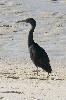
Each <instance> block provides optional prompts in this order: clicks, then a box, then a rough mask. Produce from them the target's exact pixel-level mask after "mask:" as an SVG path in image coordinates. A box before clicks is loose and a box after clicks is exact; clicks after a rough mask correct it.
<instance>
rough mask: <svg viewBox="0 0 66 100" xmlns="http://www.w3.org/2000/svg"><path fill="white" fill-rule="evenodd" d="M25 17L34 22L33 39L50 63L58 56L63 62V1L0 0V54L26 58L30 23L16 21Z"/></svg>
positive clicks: (65, 54) (65, 21)
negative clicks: (44, 52) (45, 52)
mask: <svg viewBox="0 0 66 100" xmlns="http://www.w3.org/2000/svg"><path fill="white" fill-rule="evenodd" d="M28 17H33V18H34V19H35V20H36V21H37V27H36V29H35V33H34V39H35V41H36V42H38V43H39V44H40V45H41V46H42V47H43V48H45V50H46V51H47V52H48V55H49V57H50V59H51V62H52V60H53V59H58V60H59V59H60V60H62V61H63V62H64V64H65V65H66V63H65V59H66V46H65V43H66V34H65V33H66V2H65V1H60V0H58V1H56V2H53V1H51V0H39V1H38V0H36V1H35V2H34V1H33V0H12V1H10V0H0V57H1V58H3V59H7V58H8V59H13V60H15V59H17V61H18V60H19V59H22V58H24V59H26V58H27V59H29V51H28V47H27V37H28V31H29V29H30V26H29V25H28V26H26V24H25V25H24V24H23V23H19V24H17V23H16V22H17V21H19V20H22V19H26V18H28ZM8 25H9V26H8ZM60 60H59V61H60ZM19 61H20V60H19Z"/></svg>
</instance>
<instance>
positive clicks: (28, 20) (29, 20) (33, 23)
mask: <svg viewBox="0 0 66 100" xmlns="http://www.w3.org/2000/svg"><path fill="white" fill-rule="evenodd" d="M22 22H26V23H30V24H31V25H32V26H33V27H35V26H36V21H35V20H34V19H33V18H27V19H26V20H22Z"/></svg>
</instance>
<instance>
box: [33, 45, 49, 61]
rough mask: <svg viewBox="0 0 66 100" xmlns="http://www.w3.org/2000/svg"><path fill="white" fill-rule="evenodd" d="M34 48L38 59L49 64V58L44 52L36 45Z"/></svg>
mask: <svg viewBox="0 0 66 100" xmlns="http://www.w3.org/2000/svg"><path fill="white" fill-rule="evenodd" d="M35 48H36V54H37V56H38V58H42V60H44V61H47V62H49V57H48V55H47V53H46V51H45V50H44V49H43V48H42V47H40V46H39V45H38V44H37V43H35Z"/></svg>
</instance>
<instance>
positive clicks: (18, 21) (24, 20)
mask: <svg viewBox="0 0 66 100" xmlns="http://www.w3.org/2000/svg"><path fill="white" fill-rule="evenodd" d="M20 22H26V20H20V21H17V22H16V23H20Z"/></svg>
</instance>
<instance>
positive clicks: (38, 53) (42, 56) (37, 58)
mask: <svg viewBox="0 0 66 100" xmlns="http://www.w3.org/2000/svg"><path fill="white" fill-rule="evenodd" d="M22 22H26V23H30V24H31V29H30V31H29V35H28V48H29V53H30V58H31V60H32V61H33V63H34V65H35V66H36V67H37V75H38V67H40V68H42V69H43V70H45V71H46V72H48V76H47V77H49V74H50V73H51V72H52V68H51V65H50V60H49V57H48V54H47V53H46V51H45V50H44V49H43V48H42V47H41V46H39V45H38V44H37V43H36V42H34V39H33V32H34V29H35V27H36V21H35V20H34V19H33V18H27V19H26V20H22Z"/></svg>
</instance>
